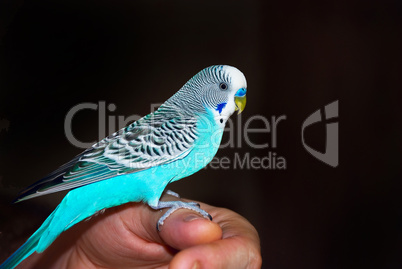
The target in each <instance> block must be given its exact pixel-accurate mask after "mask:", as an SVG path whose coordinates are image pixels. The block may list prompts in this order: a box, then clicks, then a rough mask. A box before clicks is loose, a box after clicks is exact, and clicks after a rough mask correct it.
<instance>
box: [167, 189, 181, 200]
mask: <svg viewBox="0 0 402 269" xmlns="http://www.w3.org/2000/svg"><path fill="white" fill-rule="evenodd" d="M166 194H169V195H172V196H174V197H177V198H180V195H179V194H178V193H177V192H174V191H171V190H166Z"/></svg>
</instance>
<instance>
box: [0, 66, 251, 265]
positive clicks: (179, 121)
mask: <svg viewBox="0 0 402 269" xmlns="http://www.w3.org/2000/svg"><path fill="white" fill-rule="evenodd" d="M246 88H247V83H246V79H245V77H244V75H243V73H242V72H240V71H239V70H238V69H236V68H235V67H231V66H227V65H217V66H211V67H208V68H205V69H203V70H202V71H200V72H199V73H198V74H196V75H195V76H194V77H192V78H191V79H190V80H189V81H188V82H187V83H186V84H185V85H184V86H183V87H182V88H181V89H180V90H179V91H178V92H176V93H175V94H174V95H173V96H172V97H171V98H169V99H168V100H167V101H166V102H165V103H164V104H162V105H161V106H160V107H159V109H158V110H156V111H155V112H153V113H151V114H149V115H147V116H145V117H143V118H141V119H139V120H138V121H136V122H134V123H132V124H130V125H128V126H127V127H125V128H123V129H121V130H119V131H118V132H116V133H114V134H112V135H110V136H108V137H106V138H104V139H103V140H101V141H100V142H98V143H96V144H95V145H93V146H92V147H91V148H89V149H87V150H85V151H84V152H83V153H81V154H79V155H78V156H76V157H75V158H74V159H72V160H71V161H70V162H68V163H66V164H64V165H62V166H61V167H59V168H58V169H57V170H55V171H54V172H52V173H51V174H49V175H48V176H46V177H45V178H43V179H42V180H40V181H38V182H36V183H35V184H33V185H31V186H29V187H28V188H27V189H26V190H25V191H23V192H22V193H21V194H20V196H19V197H18V198H17V199H16V201H17V202H19V201H23V200H26V199H30V198H34V197H37V196H42V195H45V194H49V193H54V192H58V191H62V190H70V191H69V192H68V193H67V195H66V196H65V197H64V199H63V200H62V201H61V202H60V204H59V205H58V206H57V208H56V209H55V210H54V211H53V212H52V213H51V214H50V216H49V217H48V218H47V219H46V220H45V221H44V223H43V224H42V226H41V227H40V228H39V229H38V230H37V231H36V232H35V233H34V234H33V235H32V236H31V237H30V238H29V239H28V240H27V241H26V243H25V244H23V245H22V246H21V247H20V248H19V249H18V250H17V251H16V252H15V253H14V254H13V255H12V256H11V257H9V258H8V259H7V260H6V261H5V262H4V263H3V264H2V265H0V268H1V269H3V268H14V267H15V266H17V265H18V264H19V263H20V262H21V261H22V260H24V259H25V258H26V257H28V256H29V255H31V254H32V253H33V252H35V251H36V252H43V251H44V250H45V249H46V248H47V247H48V246H49V245H50V244H52V242H53V241H54V240H55V239H56V238H57V237H58V236H59V235H60V234H61V233H62V232H63V231H66V230H67V229H69V228H71V227H72V226H73V225H75V224H77V223H78V222H80V221H82V220H85V219H87V218H89V217H91V216H92V215H94V214H96V213H97V212H99V211H101V210H103V209H105V208H110V207H114V206H118V205H121V204H124V203H128V202H143V203H146V204H148V205H149V206H150V207H151V208H153V209H155V210H156V209H162V208H169V210H168V211H167V212H166V213H165V214H164V215H163V216H162V217H161V218H160V219H159V221H158V229H159V226H160V225H163V222H164V220H165V219H166V218H167V217H168V216H169V215H170V214H171V213H172V212H173V211H175V210H177V209H179V208H188V209H192V210H195V211H197V212H199V213H200V214H201V215H203V216H204V217H210V216H209V214H208V213H207V212H205V211H204V210H202V209H200V208H199V207H198V206H197V204H195V203H192V202H190V203H184V202H181V201H169V202H166V201H165V202H164V201H159V199H160V197H161V195H162V193H163V191H164V190H165V187H166V185H167V184H169V183H170V182H174V181H176V180H179V179H181V178H184V177H187V176H190V175H191V174H193V173H195V172H197V171H198V170H200V169H202V168H203V167H205V166H206V165H207V164H208V163H209V162H210V161H211V160H212V158H213V157H214V155H215V154H216V152H217V150H218V147H219V145H220V142H221V138H222V134H223V131H224V128H225V124H226V121H227V119H228V118H229V117H230V116H231V115H232V114H233V113H234V112H235V111H236V110H238V112H239V113H240V112H241V111H242V110H243V109H244V107H245V104H246Z"/></svg>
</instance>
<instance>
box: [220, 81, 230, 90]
mask: <svg viewBox="0 0 402 269" xmlns="http://www.w3.org/2000/svg"><path fill="white" fill-rule="evenodd" d="M227 88H228V85H227V84H226V83H225V82H222V83H221V84H219V89H221V90H226V89H227Z"/></svg>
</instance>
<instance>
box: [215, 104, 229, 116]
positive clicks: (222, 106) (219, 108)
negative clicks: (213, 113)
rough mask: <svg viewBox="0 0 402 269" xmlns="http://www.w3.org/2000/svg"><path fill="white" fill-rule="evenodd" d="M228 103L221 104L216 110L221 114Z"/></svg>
mask: <svg viewBox="0 0 402 269" xmlns="http://www.w3.org/2000/svg"><path fill="white" fill-rule="evenodd" d="M226 104H227V103H220V104H218V106H217V107H216V110H217V111H218V112H219V114H220V113H221V112H222V109H223V108H224V107H225V106H226Z"/></svg>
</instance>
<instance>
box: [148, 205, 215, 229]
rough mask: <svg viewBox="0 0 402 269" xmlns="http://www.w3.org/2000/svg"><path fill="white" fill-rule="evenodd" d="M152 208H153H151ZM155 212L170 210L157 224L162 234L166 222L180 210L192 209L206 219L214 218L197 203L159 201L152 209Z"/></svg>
mask: <svg viewBox="0 0 402 269" xmlns="http://www.w3.org/2000/svg"><path fill="white" fill-rule="evenodd" d="M151 207H152V206H151ZM152 208H153V209H155V210H158V209H164V208H169V209H168V211H166V213H165V214H163V216H162V217H160V219H159V220H158V223H157V224H156V229H157V230H158V231H159V232H160V228H161V226H162V225H163V224H164V222H165V220H166V219H167V218H168V217H169V216H170V215H171V214H172V213H173V212H175V211H176V210H178V209H180V208H185V209H190V210H193V211H195V212H197V213H199V214H200V215H201V216H203V217H204V218H207V219H209V220H212V216H211V215H210V214H208V213H207V212H206V211H204V210H202V209H201V208H200V204H198V203H195V202H182V201H159V203H158V205H157V206H155V207H152Z"/></svg>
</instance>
